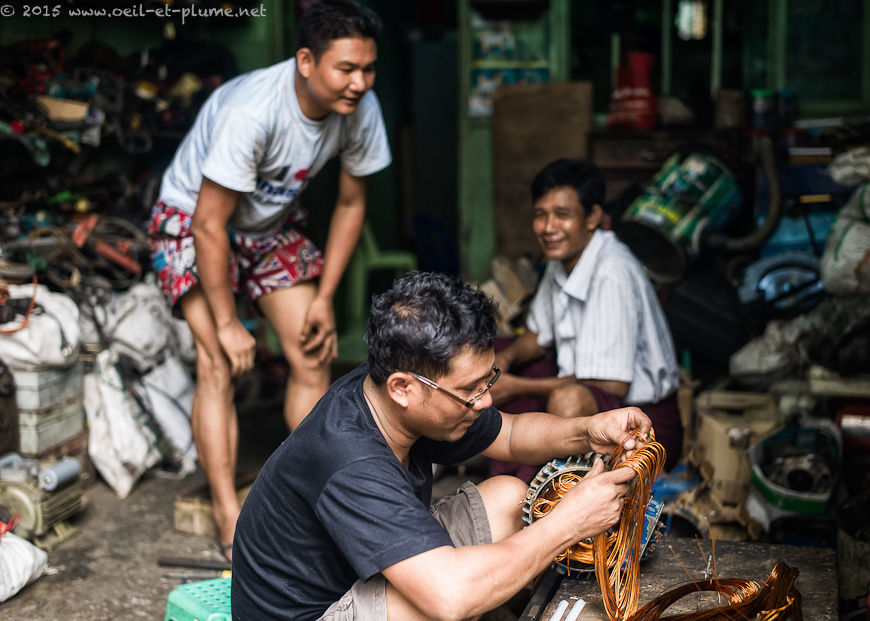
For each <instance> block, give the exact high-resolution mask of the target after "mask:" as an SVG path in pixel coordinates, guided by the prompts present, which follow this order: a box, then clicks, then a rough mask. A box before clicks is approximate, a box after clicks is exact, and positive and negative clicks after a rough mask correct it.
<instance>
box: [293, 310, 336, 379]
mask: <svg viewBox="0 0 870 621" xmlns="http://www.w3.org/2000/svg"><path fill="white" fill-rule="evenodd" d="M300 343H302V352H303V353H305V354H312V353H314V352H317V359H318V360H319V361H320V363H321V364H325V363H328V362H330V361H332V360H333V359H334V358H335V357H336V356H337V355H338V337H337V335H336V333H335V313H334V312H333V310H332V304H331V303H330V302H329V301H327V300H326V299H324V298H314V300H312V302H311V305H310V306H309V307H308V310H307V311H306V313H305V323H304V324H303V325H302V334H301V335H300ZM318 350H319V351H318Z"/></svg>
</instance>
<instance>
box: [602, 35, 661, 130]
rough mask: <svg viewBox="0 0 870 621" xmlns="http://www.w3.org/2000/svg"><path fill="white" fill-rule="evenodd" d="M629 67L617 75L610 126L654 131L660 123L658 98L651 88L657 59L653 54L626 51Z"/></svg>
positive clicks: (612, 97) (611, 100)
mask: <svg viewBox="0 0 870 621" xmlns="http://www.w3.org/2000/svg"><path fill="white" fill-rule="evenodd" d="M625 58H626V61H627V64H626V65H621V66H620V67H619V69H618V70H617V72H616V87H615V88H614V89H613V92H612V93H611V94H610V111H609V113H608V115H607V127H608V128H610V129H617V128H620V129H638V130H650V129H652V128H653V127H655V124H656V98H655V95H653V92H652V87H651V86H650V79H649V76H650V71H651V70H652V66H653V63H654V62H655V56H654V55H653V54H650V53H649V52H635V51H632V52H626V53H625Z"/></svg>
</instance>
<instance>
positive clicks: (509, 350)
mask: <svg viewBox="0 0 870 621" xmlns="http://www.w3.org/2000/svg"><path fill="white" fill-rule="evenodd" d="M546 353H547V350H546V349H544V348H543V347H541V346H540V345H538V335H537V334H535V333H534V332H531V331H526V332H524V333H523V334H521V335H520V336H518V337H517V338H516V339H514V342H513V343H511V344H510V345H508V346H507V347H505V348H504V349H503V350H502V351H500V352H499V353H498V354H497V355H496V359H497V360H499V361H501V362H502V364H503V365H504V366H505V368H504V369H502V371H507V370H508V369H510V368H511V367H515V366H517V365H521V364H524V363H526V362H531V361H532V360H537V359H538V358H540V357H541V356H543V355H544V354H546Z"/></svg>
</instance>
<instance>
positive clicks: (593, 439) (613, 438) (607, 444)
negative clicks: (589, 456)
mask: <svg viewBox="0 0 870 621" xmlns="http://www.w3.org/2000/svg"><path fill="white" fill-rule="evenodd" d="M588 422H589V426H588V427H587V434H588V438H589V448H591V449H592V450H593V451H595V452H596V453H601V454H604V455H606V454H608V453H610V452H612V451H613V449H615V448H616V447H617V445H619V444H622V446H623V448H624V449H625V450H626V451H633V450H635V449H638V448H640V446H641V445H640V443H639V442H638V441H637V440H636V439H635V438H629V434H630V433H631V431H633V430H634V429H638V428H639V429H640V433H641V434H642V435H643V436H644V437H645V438H648V437H649V432H650V429H652V423H651V422H650V419H649V417H648V416H647V415H646V414H644V413H643V411H641V409H640V408H635V407H628V408H619V409H617V410H610V411H609V412H602V413H600V414H596V415H595V416H590V417H589V418H588Z"/></svg>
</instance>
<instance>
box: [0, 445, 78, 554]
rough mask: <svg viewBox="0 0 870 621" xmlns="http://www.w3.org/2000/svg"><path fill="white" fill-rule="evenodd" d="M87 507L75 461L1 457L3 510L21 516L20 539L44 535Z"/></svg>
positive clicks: (0, 478) (0, 486)
mask: <svg viewBox="0 0 870 621" xmlns="http://www.w3.org/2000/svg"><path fill="white" fill-rule="evenodd" d="M74 461H75V462H76V463H75V465H73V464H72V463H71V462H74ZM84 506H85V499H84V495H83V493H82V485H81V468H80V467H79V464H78V462H77V461H76V460H75V459H73V458H66V459H63V460H60V461H57V462H53V463H43V464H40V462H39V460H36V459H22V458H21V457H20V456H19V455H17V454H15V453H9V454H7V455H5V456H3V457H2V458H0V509H2V510H3V511H4V512H5V513H8V514H9V515H14V514H16V513H18V514H20V515H21V521H20V522H19V523H18V526H17V527H16V528H15V534H17V535H19V536H20V537H24V538H30V537H41V536H44V535H46V534H48V533H49V531H50V530H51V529H52V528H53V527H55V526H56V525H58V524H59V523H60V522H62V521H63V520H66V519H67V518H69V517H72V516H73V515H75V514H77V513H79V512H80V511H82V509H84Z"/></svg>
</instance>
